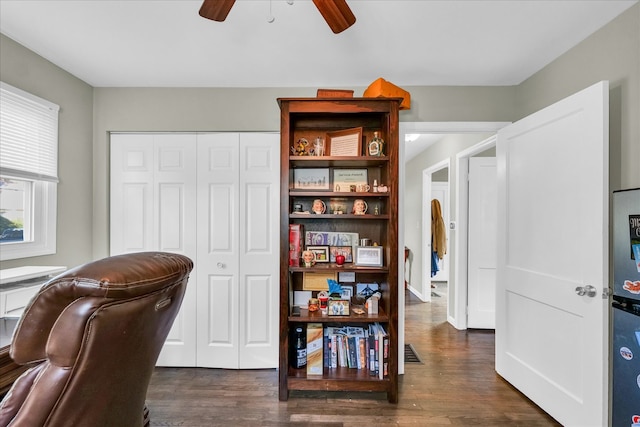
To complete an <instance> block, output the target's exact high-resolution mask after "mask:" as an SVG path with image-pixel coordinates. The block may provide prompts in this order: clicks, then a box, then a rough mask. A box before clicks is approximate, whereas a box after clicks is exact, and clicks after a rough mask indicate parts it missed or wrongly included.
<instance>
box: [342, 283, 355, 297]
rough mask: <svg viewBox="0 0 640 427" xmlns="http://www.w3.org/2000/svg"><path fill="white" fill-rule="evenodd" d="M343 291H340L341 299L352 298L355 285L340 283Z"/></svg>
mask: <svg viewBox="0 0 640 427" xmlns="http://www.w3.org/2000/svg"><path fill="white" fill-rule="evenodd" d="M340 287H341V288H342V291H341V292H340V299H346V300H351V297H352V296H353V286H351V285H340Z"/></svg>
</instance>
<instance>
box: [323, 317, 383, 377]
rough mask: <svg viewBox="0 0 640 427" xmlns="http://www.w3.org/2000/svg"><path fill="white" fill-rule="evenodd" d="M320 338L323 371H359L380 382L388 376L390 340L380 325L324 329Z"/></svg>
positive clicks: (329, 327)
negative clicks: (322, 351) (321, 339)
mask: <svg viewBox="0 0 640 427" xmlns="http://www.w3.org/2000/svg"><path fill="white" fill-rule="evenodd" d="M323 337H324V353H325V354H326V357H325V358H324V368H326V369H337V368H348V369H359V370H363V371H365V372H369V374H370V375H371V376H375V377H378V378H380V379H383V378H386V377H387V376H388V375H389V336H388V334H387V332H386V331H385V329H384V327H383V326H382V325H381V324H380V323H374V324H371V325H369V326H368V327H361V326H340V327H337V326H327V327H325V329H324V333H323Z"/></svg>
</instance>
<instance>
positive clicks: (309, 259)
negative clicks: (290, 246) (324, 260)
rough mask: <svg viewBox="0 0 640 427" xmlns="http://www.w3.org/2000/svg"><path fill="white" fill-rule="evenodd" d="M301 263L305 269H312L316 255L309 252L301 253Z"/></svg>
mask: <svg viewBox="0 0 640 427" xmlns="http://www.w3.org/2000/svg"><path fill="white" fill-rule="evenodd" d="M302 261H303V262H304V266H305V267H313V265H314V264H315V263H316V255H315V254H314V253H313V252H311V251H304V252H302Z"/></svg>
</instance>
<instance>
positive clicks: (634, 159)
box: [516, 3, 640, 190]
mask: <svg viewBox="0 0 640 427" xmlns="http://www.w3.org/2000/svg"><path fill="white" fill-rule="evenodd" d="M601 80H609V89H610V90H609V101H610V103H609V108H610V117H609V120H610V123H609V144H610V153H609V155H610V163H609V165H610V188H611V189H612V190H619V189H623V188H632V187H639V186H640V168H639V167H638V163H639V162H640V3H639V4H636V5H634V6H633V7H631V8H630V9H628V10H627V11H626V12H625V13H624V14H622V15H620V16H618V17H617V18H616V19H614V20H613V21H612V22H610V23H609V24H608V25H606V26H605V27H603V28H602V29H600V30H599V31H597V32H596V33H594V34H592V35H591V36H590V37H588V38H587V39H586V40H584V41H583V42H582V43H580V44H579V45H578V46H576V47H575V48H573V49H571V50H569V51H568V52H567V53H565V54H564V55H562V56H561V57H559V58H558V59H556V60H555V61H553V62H552V63H551V64H549V65H548V66H547V67H545V68H543V69H542V70H540V71H539V72H538V73H536V74H534V75H533V76H532V77H530V78H529V79H527V80H526V81H525V82H524V83H522V84H521V85H519V86H518V87H517V88H516V99H517V102H516V105H517V106H518V116H519V117H524V116H526V115H528V114H531V113H533V112H534V111H537V110H539V109H541V108H544V107H545V106H547V105H549V104H552V103H553V102H556V101H558V100H560V99H562V98H565V97H567V96H569V95H571V94H572V93H575V92H578V91H579V90H581V89H584V88H586V87H588V86H591V85H592V84H594V83H597V82H598V81H601Z"/></svg>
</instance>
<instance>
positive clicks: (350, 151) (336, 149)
mask: <svg viewBox="0 0 640 427" xmlns="http://www.w3.org/2000/svg"><path fill="white" fill-rule="evenodd" d="M326 140H327V141H328V143H329V155H330V156H335V157H356V156H359V155H360V149H361V146H362V128H361V127H357V128H351V129H344V130H339V131H335V132H327V138H326Z"/></svg>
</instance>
